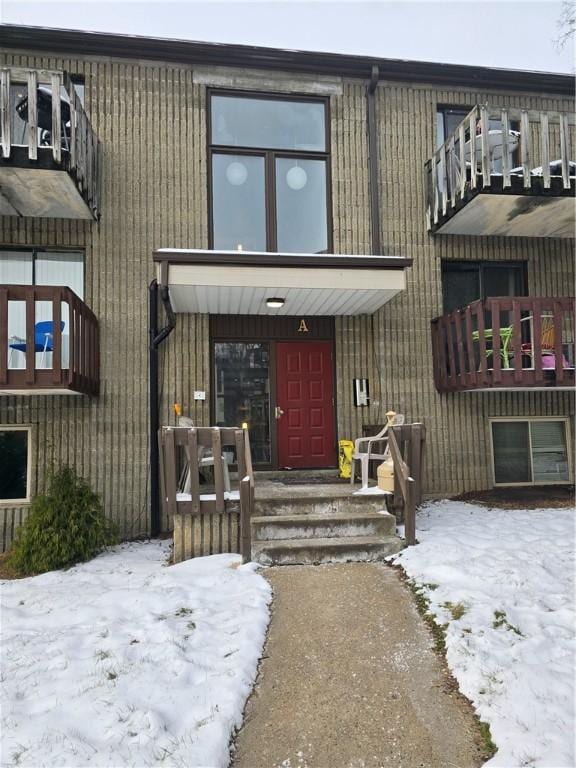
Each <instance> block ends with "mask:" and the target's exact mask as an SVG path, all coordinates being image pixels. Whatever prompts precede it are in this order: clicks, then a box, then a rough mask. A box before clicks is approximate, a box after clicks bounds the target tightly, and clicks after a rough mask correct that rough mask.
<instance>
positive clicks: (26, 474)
mask: <svg viewBox="0 0 576 768" xmlns="http://www.w3.org/2000/svg"><path fill="white" fill-rule="evenodd" d="M0 467H2V472H0V502H4V503H6V502H10V503H17V502H28V501H30V427H6V426H0Z"/></svg>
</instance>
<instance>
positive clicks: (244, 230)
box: [212, 154, 266, 251]
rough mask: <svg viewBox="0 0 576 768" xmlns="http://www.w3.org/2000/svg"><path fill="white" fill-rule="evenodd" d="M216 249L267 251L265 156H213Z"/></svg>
mask: <svg viewBox="0 0 576 768" xmlns="http://www.w3.org/2000/svg"><path fill="white" fill-rule="evenodd" d="M212 199H213V227H214V229H213V233H214V248H219V249H222V250H244V251H265V250H266V204H265V192H264V158H263V157H253V156H248V155H224V154H222V155H220V154H214V155H213V156H212Z"/></svg>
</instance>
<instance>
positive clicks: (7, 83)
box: [0, 67, 100, 218]
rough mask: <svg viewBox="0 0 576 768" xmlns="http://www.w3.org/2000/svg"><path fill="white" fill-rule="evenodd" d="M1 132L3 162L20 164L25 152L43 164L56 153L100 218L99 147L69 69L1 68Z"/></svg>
mask: <svg viewBox="0 0 576 768" xmlns="http://www.w3.org/2000/svg"><path fill="white" fill-rule="evenodd" d="M18 86H20V89H19V88H18ZM20 91H21V92H20ZM17 120H18V121H19V122H20V123H21V124H25V125H26V129H25V131H24V135H23V136H22V135H18V136H16V135H15V133H16V130H15V125H16V121H17ZM0 130H1V159H2V160H12V164H17V161H18V157H22V156H25V157H26V159H27V160H28V161H31V162H33V163H38V161H40V160H42V159H43V158H44V160H46V159H47V158H48V157H51V159H52V161H53V163H54V164H55V166H56V167H57V168H61V169H62V170H64V171H68V172H69V173H70V175H71V176H72V178H73V180H74V182H75V184H76V187H77V189H78V191H79V192H80V194H81V196H82V198H83V200H84V201H85V203H86V205H87V206H88V208H89V209H90V212H91V213H92V216H93V217H94V218H97V217H98V192H99V174H100V145H99V141H98V139H97V138H96V135H95V133H94V131H93V130H92V126H91V125H90V121H89V119H88V116H87V115H86V112H85V110H84V107H83V106H82V102H81V101H80V99H79V97H78V93H77V92H76V89H75V88H74V85H73V83H72V81H71V79H70V76H69V75H68V74H67V73H66V72H62V71H49V70H38V69H21V68H16V67H7V68H3V69H1V70H0ZM21 133H22V132H21ZM23 153H24V155H23ZM42 167H43V168H44V167H45V166H44V165H42Z"/></svg>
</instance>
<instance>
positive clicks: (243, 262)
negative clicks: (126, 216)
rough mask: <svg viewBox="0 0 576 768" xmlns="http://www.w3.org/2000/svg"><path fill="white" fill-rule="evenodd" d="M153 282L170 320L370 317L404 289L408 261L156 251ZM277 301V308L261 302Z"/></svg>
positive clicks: (274, 254) (391, 257)
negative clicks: (167, 303)
mask: <svg viewBox="0 0 576 768" xmlns="http://www.w3.org/2000/svg"><path fill="white" fill-rule="evenodd" d="M154 260H155V261H156V262H157V268H158V281H159V283H160V284H161V285H167V286H168V288H169V290H170V299H171V303H172V307H173V309H174V311H175V312H201V313H209V314H220V315H226V314H233V315H235V314H241V315H308V316H313V315H360V314H365V313H368V314H371V313H373V312H375V311H376V310H377V309H379V308H380V307H381V306H382V305H383V304H385V303H386V302H387V301H389V300H390V299H391V298H392V297H393V296H395V295H396V294H397V293H399V292H400V291H402V290H404V288H405V276H404V269H405V267H407V266H409V265H410V264H411V261H410V260H409V259H404V258H401V257H394V256H335V255H322V254H321V255H318V254H279V253H250V252H245V251H241V252H238V251H228V252H222V251H190V250H182V251H179V250H176V249H162V250H159V251H156V252H155V253H154ZM271 297H279V298H282V299H284V305H283V306H282V307H281V308H277V309H273V308H270V307H268V306H267V305H266V299H268V298H271Z"/></svg>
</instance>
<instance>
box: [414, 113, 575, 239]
mask: <svg viewBox="0 0 576 768" xmlns="http://www.w3.org/2000/svg"><path fill="white" fill-rule="evenodd" d="M575 126H576V118H575V116H574V115H573V114H572V113H559V112H548V111H534V110H527V109H518V108H507V109H502V108H499V107H498V108H495V107H489V106H475V107H474V108H473V109H472V110H471V111H470V113H469V114H468V115H467V116H466V118H465V119H464V120H463V121H462V122H461V123H460V125H458V126H457V127H456V128H455V130H454V131H453V132H452V133H451V134H450V135H449V136H448V137H447V138H446V141H445V142H444V144H442V146H441V147H440V148H439V149H438V150H437V151H436V152H435V153H434V155H433V157H432V158H431V159H430V160H428V161H427V163H426V171H427V185H426V189H427V200H426V219H427V225H428V229H431V230H434V229H437V227H438V225H439V224H441V223H442V219H443V217H446V216H448V215H450V214H451V213H453V212H455V211H457V210H458V209H459V208H460V207H461V206H462V205H463V203H465V202H466V201H467V199H468V198H469V197H470V196H471V195H472V193H474V192H475V191H484V192H487V191H493V192H498V193H506V192H510V193H515V194H534V195H550V194H570V192H569V190H570V189H573V188H574V182H575V179H574V176H575V168H576V163H574V162H573V154H572V151H571V146H572V145H573V143H574V129H575ZM563 190H564V192H563Z"/></svg>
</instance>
